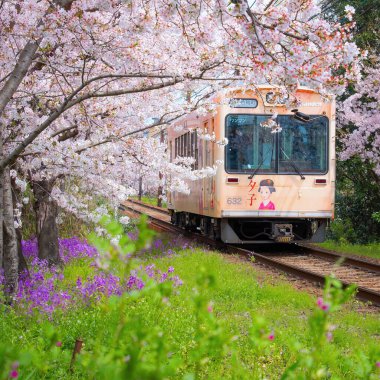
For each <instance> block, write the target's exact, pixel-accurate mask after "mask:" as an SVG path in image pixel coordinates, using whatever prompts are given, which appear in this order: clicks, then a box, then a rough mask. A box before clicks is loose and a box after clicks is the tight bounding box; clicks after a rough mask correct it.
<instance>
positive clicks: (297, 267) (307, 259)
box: [121, 201, 380, 306]
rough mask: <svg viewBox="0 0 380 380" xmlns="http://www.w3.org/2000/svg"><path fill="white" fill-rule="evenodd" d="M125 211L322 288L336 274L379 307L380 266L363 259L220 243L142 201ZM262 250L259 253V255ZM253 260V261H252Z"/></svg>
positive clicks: (301, 249) (154, 225) (157, 226)
mask: <svg viewBox="0 0 380 380" xmlns="http://www.w3.org/2000/svg"><path fill="white" fill-rule="evenodd" d="M121 208H122V209H124V210H126V211H129V212H134V213H136V214H146V215H148V217H149V221H150V224H151V226H152V228H154V229H156V230H159V231H163V232H170V233H177V234H178V233H181V234H183V235H185V236H188V237H193V238H194V235H195V236H196V238H197V240H198V241H200V242H202V243H205V244H208V245H210V246H213V247H215V248H217V249H221V250H223V251H226V252H228V253H234V254H238V255H239V256H243V257H245V258H247V259H249V260H253V259H254V261H256V262H259V263H262V264H265V265H267V266H270V267H274V268H276V269H278V270H280V271H283V272H285V273H287V274H291V275H293V276H296V277H299V278H302V279H306V280H309V281H312V282H314V283H317V284H320V285H323V284H324V282H325V277H326V276H327V275H330V274H334V275H335V277H336V278H338V279H339V280H340V281H341V282H342V283H343V285H344V286H348V285H349V284H352V283H355V284H356V285H357V293H356V297H357V298H358V299H360V300H362V301H370V302H372V303H373V304H374V305H377V306H380V265H379V264H376V263H372V262H369V261H365V260H360V259H356V258H352V257H347V256H344V255H339V254H337V253H332V252H329V251H325V250H322V249H317V248H311V247H309V246H299V245H287V246H286V249H285V252H283V250H284V247H282V248H281V249H282V252H281V254H279V253H278V251H277V252H273V249H271V250H270V251H268V247H267V248H265V249H263V248H262V247H261V248H259V249H256V247H255V250H253V249H252V246H250V247H248V248H242V247H240V246H233V245H228V244H224V243H221V242H217V241H215V240H212V239H210V238H208V237H205V236H202V235H200V234H195V233H192V232H189V231H185V230H183V229H182V228H179V227H176V226H173V225H172V224H171V223H170V216H169V214H168V212H167V210H165V209H162V208H159V207H156V206H151V205H146V204H144V203H142V202H139V201H129V202H128V204H125V205H122V206H121ZM259 250H260V252H259ZM252 258H253V259H252Z"/></svg>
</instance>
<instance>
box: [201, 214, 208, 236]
mask: <svg viewBox="0 0 380 380" xmlns="http://www.w3.org/2000/svg"><path fill="white" fill-rule="evenodd" d="M209 230H210V223H209V220H208V218H206V217H202V218H201V223H200V231H201V234H202V235H203V236H207V235H208V233H209Z"/></svg>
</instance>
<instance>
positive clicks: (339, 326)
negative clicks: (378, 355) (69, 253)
mask: <svg viewBox="0 0 380 380" xmlns="http://www.w3.org/2000/svg"><path fill="white" fill-rule="evenodd" d="M150 261H152V262H154V263H155V264H156V265H157V266H158V267H160V268H161V269H162V270H167V268H168V267H169V266H173V267H174V268H175V274H177V275H179V276H180V278H181V279H182V280H183V282H184V284H183V286H181V287H180V288H178V289H177V290H176V291H175V292H174V294H172V295H170V296H168V298H167V301H166V302H164V303H163V302H162V300H161V297H158V296H157V295H154V294H153V295H149V294H148V295H146V296H144V297H143V298H140V299H136V298H133V297H129V296H128V297H127V298H125V299H124V300H122V301H121V303H115V302H116V301H115V300H114V301H112V302H111V303H108V302H107V301H106V300H103V301H100V302H99V303H97V304H94V305H89V306H84V305H81V306H78V308H76V309H74V310H70V311H67V312H64V313H57V315H56V316H55V317H54V318H52V319H51V320H50V321H49V320H48V319H47V318H45V317H43V316H40V315H35V316H23V315H19V314H17V313H14V312H8V313H5V314H4V315H3V316H2V318H1V320H0V336H1V337H2V339H1V341H2V343H3V344H4V347H5V346H9V347H14V348H15V350H16V351H17V352H18V351H19V350H25V349H27V348H28V347H30V349H33V350H34V351H33V352H34V354H33V355H35V358H34V359H33V360H34V362H36V363H39V365H35V367H34V369H33V370H31V371H30V372H28V371H26V370H25V369H24V372H22V374H25V375H26V374H28V375H30V377H28V378H31V379H37V378H55V379H58V378H65V379H79V378H81V379H82V378H83V379H85V378H107V376H108V375H107V373H105V374H104V376H103V375H101V376H91V375H89V373H91V371H92V369H93V366H95V364H94V363H92V362H90V361H86V360H88V357H87V356H86V355H85V354H83V359H82V361H81V365H82V367H81V368H80V369H77V370H76V372H75V373H74V374H70V373H69V372H68V371H67V368H68V363H69V361H70V355H71V352H72V347H73V344H74V341H75V339H76V338H78V337H81V338H82V339H83V341H84V342H85V349H84V352H85V353H86V352H87V353H88V354H95V355H99V356H98V359H97V360H98V362H99V360H103V362H102V363H104V371H108V369H107V368H108V367H107V365H112V363H108V362H107V359H106V358H107V355H108V354H109V353H110V352H112V350H114V347H116V346H117V347H119V345H120V346H121V347H124V346H123V345H127V346H128V344H132V346H135V345H138V343H136V342H139V339H140V338H141V336H142V338H141V339H142V341H143V342H145V343H144V345H145V346H146V347H149V345H150V344H151V342H150V341H149V338H148V337H149V336H150V335H149V334H150V333H151V332H152V331H154V329H155V328H159V330H160V334H161V335H160V337H161V336H162V339H164V340H165V341H167V342H169V343H168V344H170V347H171V350H170V352H171V354H170V355H174V356H173V357H174V359H175V358H176V357H178V358H181V359H182V360H183V361H184V362H183V363H182V365H181V367H180V368H179V369H178V372H177V375H176V376H174V378H182V375H184V374H185V373H187V371H189V370H190V369H191V364H186V363H191V360H190V358H191V357H192V355H194V347H195V345H196V343H195V340H194V339H195V335H194V334H196V323H197V316H196V312H195V311H196V310H195V308H194V307H195V306H194V302H190V301H189V300H191V299H192V298H194V297H195V294H196V293H197V292H200V294H201V295H202V297H204V298H205V299H207V300H210V302H212V304H213V314H214V315H215V316H216V320H217V321H218V323H220V329H222V330H223V331H224V332H225V333H226V334H227V335H228V336H233V337H234V339H233V342H230V344H231V345H232V346H233V347H234V350H235V351H236V355H237V357H238V359H239V361H240V362H241V363H242V366H243V369H244V371H243V372H242V373H239V372H236V369H234V367H233V366H232V365H231V363H230V362H231V361H230V360H227V358H228V355H227V356H226V358H225V360H220V361H218V360H216V361H215V360H211V361H208V362H207V364H206V362H205V364H204V365H202V366H201V368H200V369H199V372H198V378H204V379H229V378H247V379H252V378H255V376H254V375H253V372H252V371H254V370H255V368H256V366H259V367H260V368H261V369H262V370H263V371H264V373H265V375H266V378H268V379H277V378H279V377H280V375H281V373H282V372H283V371H284V369H285V368H286V367H287V366H288V365H289V364H290V363H292V362H293V361H294V359H295V356H296V354H297V350H298V349H299V347H298V348H297V344H299V345H301V346H308V345H309V344H310V342H311V340H312V337H311V335H310V334H309V333H308V332H307V331H308V317H309V316H310V315H311V313H312V310H313V309H314V308H315V304H316V300H315V297H313V296H311V295H309V294H307V293H305V292H301V291H297V290H295V289H294V288H293V287H292V286H291V285H290V284H289V283H288V282H286V281H285V280H282V279H279V278H277V277H276V278H273V277H272V278H265V279H263V275H262V274H259V273H258V272H256V271H255V269H254V267H255V265H254V264H251V263H247V262H241V261H240V260H233V261H231V260H228V259H226V258H225V257H223V256H221V255H220V254H218V253H214V252H207V253H205V252H202V251H201V250H199V249H196V250H192V251H191V252H190V251H180V254H179V255H176V256H172V257H164V258H160V259H153V258H151V259H150ZM119 269H120V268H119ZM201 272H202V273H206V274H208V275H211V276H212V277H213V278H214V279H215V284H214V286H201V287H200V285H199V282H197V281H198V280H197V279H198V277H199V273H201ZM64 273H65V277H66V278H65V281H69V280H72V281H75V279H76V278H77V277H82V278H85V277H87V276H88V275H91V268H90V267H89V266H88V262H87V261H86V260H83V259H81V260H77V261H73V262H72V263H71V264H69V265H68V266H67V267H66V268H65V270H64ZM61 285H62V287H63V286H64V283H63V284H61ZM197 289H198V290H197ZM112 305H114V306H112ZM123 305H124V306H123ZM357 306H358V303H357V302H356V301H351V302H350V303H349V304H348V305H347V306H346V307H345V309H344V311H342V312H339V313H337V314H335V315H334V316H333V320H332V324H333V325H334V326H335V330H334V340H333V341H332V342H331V343H329V344H328V345H327V347H326V348H325V349H324V351H323V355H324V360H325V364H326V365H327V366H328V368H329V371H330V372H331V376H332V378H334V379H337V378H341V379H356V378H359V376H358V375H357V374H356V373H355V368H356V363H355V360H356V359H350V358H351V357H352V356H353V355H354V354H355V353H357V352H358V351H363V352H364V355H369V352H370V350H371V347H372V346H376V345H379V344H380V342H379V336H380V329H379V326H380V316H379V314H364V313H361V314H359V313H357V312H356V311H355V308H356V307H357ZM122 307H124V309H123V308H122ZM120 310H124V311H123V312H120ZM257 316H260V317H263V318H265V320H266V321H267V325H268V328H269V331H274V334H275V340H274V342H273V344H272V345H271V346H270V347H268V348H267V349H266V351H264V353H263V354H262V355H257V354H255V352H254V350H253V349H252V344H251V343H250V339H249V330H250V327H251V326H252V323H253V321H254V320H255V318H256V317H257ZM120 318H127V319H129V320H130V321H135V322H134V323H135V324H134V325H131V326H134V328H136V326H137V325H138V326H140V327H141V326H142V327H141V328H145V329H147V330H148V331H149V334H148V333H144V334H148V335H144V334H143V333H141V332H140V333H139V334H140V335H139V334H138V333H136V334H135V335H133V334H132V333H131V334H132V335H128V334H129V332H128V329H123V331H122V332H121V331H119V330H120V329H119V328H118V324H119V325H120ZM51 325H52V326H54V328H55V329H54V332H52V331H53V330H52V327H51ZM205 326H207V325H205ZM140 327H139V328H140ZM202 328H203V327H202ZM204 328H205V327H204ZM131 329H132V328H131ZM124 330H126V331H124ZM132 332H133V329H132ZM205 333H206V332H205ZM115 334H116V336H118V337H119V338H116V337H115ZM123 334H124V335H123ZM159 339H161V338H159ZM57 340H61V341H62V342H63V346H62V349H61V348H60V349H58V348H57V347H54V342H56V341H57ZM133 342H134V343H133ZM0 346H1V344H0ZM125 349H126V348H125ZM49 350H50V351H49ZM119 350H121V348H119ZM46 352H49V354H46ZM0 354H1V347H0ZM33 355H32V356H30V357H28V358H26V359H25V360H24V359H20V360H21V364H22V365H24V364H23V363H24V361H25V363H30V362H32V358H33ZM120 355H121V357H124V356H125V355H124V356H123V352H122V350H121V351H120ZM140 359H141V358H140ZM174 359H173V360H174ZM23 360H24V361H23ZM39 360H40V362H39ZM165 362H166V359H165V360H164V362H163V363H162V364H165ZM25 366H27V364H26V365H25ZM0 368H1V358H0ZM41 374H44V375H41ZM102 376H103V377H102ZM0 378H3V377H1V376H0ZM4 378H5V377H4ZM21 378H24V377H23V376H21ZM152 378H153V377H152ZM154 378H160V377H154ZM321 378H325V377H321Z"/></svg>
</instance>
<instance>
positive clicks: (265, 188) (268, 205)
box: [259, 179, 276, 210]
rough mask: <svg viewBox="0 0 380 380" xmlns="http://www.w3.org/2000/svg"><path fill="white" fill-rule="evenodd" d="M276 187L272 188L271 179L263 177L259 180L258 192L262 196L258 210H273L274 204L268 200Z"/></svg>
mask: <svg viewBox="0 0 380 380" xmlns="http://www.w3.org/2000/svg"><path fill="white" fill-rule="evenodd" d="M275 191H276V189H275V188H274V183H273V181H272V180H271V179H263V180H262V181H260V187H259V193H260V195H261V197H262V198H263V201H262V202H261V203H260V206H259V210H275V209H276V208H275V205H274V203H273V202H272V201H270V199H269V198H270V196H271V194H272V193H273V192H275Z"/></svg>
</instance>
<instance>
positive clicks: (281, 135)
mask: <svg viewBox="0 0 380 380" xmlns="http://www.w3.org/2000/svg"><path fill="white" fill-rule="evenodd" d="M296 97H297V100H298V104H299V106H298V108H297V109H293V110H289V109H287V108H286V107H285V104H284V103H285V101H284V100H283V99H281V97H280V95H279V93H278V92H277V90H276V89H275V88H274V87H270V86H260V88H258V90H257V91H251V90H250V91H244V90H241V89H240V90H239V89H235V90H231V91H229V92H227V93H226V94H224V95H223V96H219V97H218V98H217V99H216V102H217V104H218V105H217V106H216V112H214V113H213V114H212V115H206V116H198V115H197V114H196V113H191V114H189V115H187V116H186V117H184V118H182V119H181V120H180V121H178V122H176V123H174V124H173V125H171V126H170V127H169V128H168V146H169V153H170V159H171V161H173V160H174V159H175V158H176V157H178V156H181V157H193V158H194V159H195V163H194V165H193V166H194V169H202V168H205V167H212V166H213V165H216V163H219V165H218V169H217V172H216V175H215V176H213V177H208V178H203V179H199V180H195V181H191V182H189V183H188V185H189V187H190V190H191V192H190V194H189V195H186V194H183V193H179V192H172V193H169V194H168V208H169V211H170V214H171V217H172V223H174V224H176V225H179V226H181V227H183V228H188V229H194V230H200V231H201V233H202V234H204V235H208V236H212V237H214V238H216V239H221V240H222V241H224V242H226V243H238V244H242V243H267V242H292V241H295V242H297V241H303V242H321V241H323V240H324V239H325V231H326V226H327V225H328V223H329V220H331V219H332V218H333V216H334V202H335V101H334V100H333V99H332V100H328V101H325V99H322V97H321V95H320V94H318V93H317V92H316V91H314V90H312V89H309V88H305V87H300V88H299V89H298V90H297V93H296ZM206 133H207V134H208V135H211V136H212V135H215V141H216V142H218V141H222V140H223V139H227V140H228V143H227V144H226V145H220V144H217V143H215V141H208V140H206V139H204V138H202V136H204V135H205V134H206ZM221 162H222V164H220V163H221ZM169 180H170V179H169Z"/></svg>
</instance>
